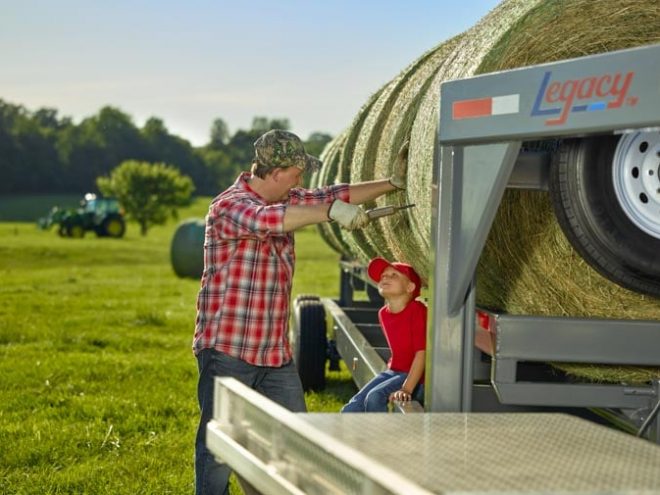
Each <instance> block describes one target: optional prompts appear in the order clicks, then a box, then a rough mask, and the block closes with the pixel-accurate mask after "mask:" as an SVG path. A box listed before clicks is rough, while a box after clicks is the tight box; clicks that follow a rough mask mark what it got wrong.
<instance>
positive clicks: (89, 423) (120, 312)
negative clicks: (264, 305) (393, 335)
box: [0, 198, 355, 494]
mask: <svg viewBox="0 0 660 495" xmlns="http://www.w3.org/2000/svg"><path fill="white" fill-rule="evenodd" d="M207 203H208V198H201V199H198V200H197V201H196V202H195V203H194V204H193V206H192V207H190V208H188V209H187V210H185V211H182V212H181V218H188V217H202V216H203V215H204V214H205V211H206V208H207ZM46 210H47V208H46ZM175 228H176V222H171V223H170V224H169V225H166V226H162V227H155V228H153V229H152V230H151V231H150V232H149V234H148V236H147V237H141V236H139V234H138V228H137V226H136V225H135V224H129V226H128V230H127V234H126V237H125V238H124V239H119V240H115V239H98V238H96V237H95V236H93V235H90V234H88V235H87V236H86V237H85V238H84V239H66V238H60V237H58V236H57V235H56V234H55V233H54V232H53V231H46V232H45V231H39V230H37V228H36V227H35V226H34V224H32V223H0V239H1V241H0V280H2V284H0V376H2V381H1V382H0V383H1V385H0V445H2V449H0V493H12V494H28V493H30V494H31V493H40V494H41V493H43V494H68V493H71V494H73V493H75V494H79V493H90V494H104V493H108V494H110V493H112V494H154V493H158V494H167V493H172V494H179V493H184V494H185V493H192V492H193V487H192V485H193V476H194V474H193V442H194V435H195V428H196V422H197V417H198V411H197V403H196V379H197V370H196V362H195V359H194V358H193V356H192V353H191V348H190V346H191V339H192V333H193V326H194V317H195V296H196V293H197V290H198V287H199V282H198V281H197V280H190V279H179V278H177V277H176V276H175V275H174V273H173V271H172V269H171V266H170V261H169V243H170V240H171V238H172V235H173V232H174V230H175ZM296 251H297V257H298V260H297V269H296V277H295V280H294V295H295V294H297V293H317V294H320V295H323V296H335V295H336V293H337V290H338V267H337V259H338V255H336V254H335V253H334V252H332V251H331V250H330V249H329V248H328V247H327V246H326V245H325V244H324V243H323V241H322V240H321V239H320V237H319V236H318V235H317V233H316V230H315V229H314V228H307V229H304V230H303V231H301V232H299V233H298V234H297V236H296ZM349 376H350V375H349V374H348V372H347V371H346V370H345V369H344V370H343V371H342V372H332V373H329V374H328V382H329V385H328V389H327V390H326V392H324V393H322V394H308V396H307V400H308V407H309V409H310V410H311V411H338V410H339V408H340V407H341V405H342V404H343V403H344V402H345V401H346V400H347V399H348V398H349V397H350V395H351V394H352V393H353V392H354V390H355V389H354V387H353V384H352V382H350V377H349ZM232 487H233V492H234V493H238V492H239V490H238V489H237V488H236V484H235V483H233V484H232Z"/></svg>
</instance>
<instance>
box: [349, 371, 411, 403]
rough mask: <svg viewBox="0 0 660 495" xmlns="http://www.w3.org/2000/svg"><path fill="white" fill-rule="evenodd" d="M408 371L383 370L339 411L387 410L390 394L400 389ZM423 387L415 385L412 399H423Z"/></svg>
mask: <svg viewBox="0 0 660 495" xmlns="http://www.w3.org/2000/svg"><path fill="white" fill-rule="evenodd" d="M407 376H408V373H403V372H400V371H392V370H385V371H383V372H381V373H379V374H377V375H376V376H375V377H373V378H372V379H371V380H370V381H369V383H367V384H366V385H365V386H364V387H362V388H361V389H360V391H359V392H358V393H357V394H355V395H354V396H353V397H352V398H351V400H350V401H349V402H348V404H346V405H345V406H344V407H342V409H341V412H343V413H351V412H387V404H388V402H389V398H390V394H391V393H392V392H396V391H397V390H400V389H401V386H402V385H403V382H405V381H406V377H407ZM423 394H424V387H423V386H422V385H417V387H415V390H414V391H413V399H414V400H417V401H420V402H421V401H422V400H423Z"/></svg>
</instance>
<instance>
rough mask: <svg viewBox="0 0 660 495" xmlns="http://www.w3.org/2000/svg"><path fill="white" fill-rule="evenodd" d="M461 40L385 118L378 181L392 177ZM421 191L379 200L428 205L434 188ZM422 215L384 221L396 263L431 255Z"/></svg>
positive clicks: (425, 69)
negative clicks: (431, 89)
mask: <svg viewBox="0 0 660 495" xmlns="http://www.w3.org/2000/svg"><path fill="white" fill-rule="evenodd" d="M461 37H462V35H459V36H456V37H454V38H452V39H450V40H448V41H446V42H444V43H442V44H440V45H439V46H438V47H436V48H435V49H434V50H432V53H431V56H429V57H428V59H427V60H425V61H424V63H423V64H422V65H421V66H419V67H418V68H417V70H415V71H414V73H412V74H411V75H410V77H409V78H408V79H407V80H406V81H405V83H404V84H403V86H402V87H401V89H400V91H398V93H397V95H396V101H395V102H394V104H393V105H392V108H391V111H390V112H389V113H388V115H387V116H386V117H385V119H384V122H383V123H382V130H381V131H380V135H379V138H380V139H379V141H378V148H377V155H376V158H375V164H376V166H375V170H374V174H375V175H376V176H377V177H381V176H382V177H387V176H389V175H391V174H392V172H393V169H394V163H395V162H396V160H397V156H398V154H399V151H400V149H401V146H402V145H403V144H404V143H405V142H406V141H407V140H409V139H410V135H411V132H412V126H413V122H414V119H415V116H416V115H417V112H418V110H419V106H420V104H421V100H422V96H423V94H425V93H426V91H427V90H428V87H429V85H430V84H431V83H432V82H433V80H434V77H435V74H436V73H437V71H438V70H439V68H440V67H441V66H442V65H443V64H445V63H447V55H448V54H449V53H451V51H452V50H453V49H454V48H455V46H456V44H457V43H458V42H459V41H460V39H461ZM408 176H410V173H408ZM417 189H418V188H417V187H409V188H408V189H407V190H406V191H404V192H401V193H397V194H391V195H388V197H387V198H379V199H378V200H377V203H378V204H379V205H384V204H394V205H399V206H402V205H405V204H415V205H417V204H418V202H419V201H422V202H425V201H426V200H425V199H423V198H426V197H428V198H430V194H424V191H430V184H428V185H427V186H426V187H425V186H421V187H420V188H419V190H417ZM420 191H421V192H422V193H421V194H420ZM420 208H421V209H424V205H423V204H422V205H420ZM418 215H419V213H418V208H417V207H416V208H414V209H408V210H403V211H402V212H401V213H399V214H396V215H393V216H390V217H385V218H383V219H382V220H380V223H381V228H382V230H383V234H384V237H385V243H386V245H388V246H390V248H391V251H392V257H393V258H394V259H398V260H402V261H406V262H408V263H414V264H417V265H419V264H420V262H419V261H417V263H415V262H414V261H413V260H412V259H409V257H408V256H409V255H410V253H415V252H418V251H421V252H428V245H429V239H430V237H431V233H430V231H426V230H420V229H427V228H429V227H430V222H429V224H428V225H426V224H420V223H419V222H418V221H417V218H418ZM415 246H416V247H417V249H416V248H415ZM420 248H421V249H420Z"/></svg>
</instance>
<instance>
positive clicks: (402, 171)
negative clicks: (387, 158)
mask: <svg viewBox="0 0 660 495" xmlns="http://www.w3.org/2000/svg"><path fill="white" fill-rule="evenodd" d="M409 148H410V141H405V142H404V143H403V144H402V145H401V148H399V152H398V153H397V156H396V160H395V161H394V169H393V170H392V176H391V177H390V184H392V185H393V186H394V187H396V188H397V189H405V188H406V185H407V182H408V149H409Z"/></svg>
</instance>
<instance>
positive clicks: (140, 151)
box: [0, 99, 332, 195]
mask: <svg viewBox="0 0 660 495" xmlns="http://www.w3.org/2000/svg"><path fill="white" fill-rule="evenodd" d="M290 127H291V126H290V123H289V120H288V119H286V118H276V119H269V118H267V117H254V119H253V121H252V126H251V128H250V129H239V130H237V131H236V132H235V133H233V134H230V132H229V129H228V127H227V125H226V123H225V122H224V121H223V120H222V119H221V118H218V119H216V120H215V121H214V122H213V123H212V125H211V128H210V131H209V142H208V143H207V144H206V145H204V146H201V147H194V146H192V145H191V143H190V142H189V141H187V140H186V139H183V138H181V137H179V136H176V135H174V134H171V133H170V132H169V131H168V130H167V127H166V126H165V123H164V122H163V120H162V119H159V118H157V117H152V118H150V119H148V120H147V121H146V122H145V124H144V126H142V127H141V128H140V127H138V126H136V125H135V124H134V123H133V120H132V118H131V116H130V115H128V114H126V113H124V112H122V111H121V110H120V109H118V108H115V107H111V106H106V107H103V108H101V109H100V110H99V111H98V113H97V114H95V115H92V116H91V117H87V118H85V119H83V120H82V121H81V122H80V123H78V124H76V123H74V122H73V121H72V119H71V118H70V117H63V116H60V115H58V111H57V110H56V109H52V108H40V109H38V110H35V111H30V110H28V109H26V108H25V107H24V106H22V105H16V104H11V103H8V102H5V101H3V100H2V99H0V194H8V193H12V194H27V193H29V194H42V193H77V194H82V193H85V192H98V189H97V185H96V179H97V178H98V177H102V176H107V175H108V174H109V173H110V172H111V171H112V170H113V169H114V168H115V167H117V166H118V165H119V164H121V163H122V162H124V161H126V160H135V161H141V162H150V163H165V164H168V165H171V166H173V167H175V168H176V169H178V170H179V171H180V172H181V174H182V175H186V176H188V177H190V178H191V179H192V181H193V184H194V187H195V194H199V195H215V194H217V193H218V192H219V191H221V190H223V189H224V188H226V187H227V186H229V185H230V184H231V183H232V182H233V181H234V179H235V178H236V176H237V175H238V173H239V172H240V171H241V170H245V169H247V168H248V167H249V165H250V162H251V160H252V158H253V155H254V148H253V146H252V144H253V143H254V141H255V140H256V139H257V138H258V137H259V136H260V135H261V134H263V133H264V132H266V131H268V130H270V129H287V130H288V129H290ZM301 138H303V137H302V136H301ZM331 139H332V137H331V136H330V135H328V134H326V133H323V132H314V133H312V134H311V135H310V136H309V137H308V138H307V140H306V141H305V149H306V150H307V151H308V152H309V153H311V154H313V155H315V156H318V155H319V154H320V153H321V151H322V150H323V147H324V146H325V144H326V143H327V142H328V141H330V140H331Z"/></svg>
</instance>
